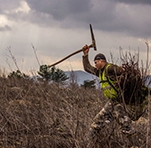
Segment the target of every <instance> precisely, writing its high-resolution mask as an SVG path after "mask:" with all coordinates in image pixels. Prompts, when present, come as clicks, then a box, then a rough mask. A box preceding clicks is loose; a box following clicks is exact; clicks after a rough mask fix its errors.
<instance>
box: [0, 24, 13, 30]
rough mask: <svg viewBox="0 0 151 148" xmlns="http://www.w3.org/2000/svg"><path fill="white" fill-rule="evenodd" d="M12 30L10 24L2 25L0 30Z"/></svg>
mask: <svg viewBox="0 0 151 148" xmlns="http://www.w3.org/2000/svg"><path fill="white" fill-rule="evenodd" d="M10 30H11V27H9V26H8V25H5V26H3V27H0V32H1V31H10Z"/></svg>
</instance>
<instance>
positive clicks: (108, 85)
mask: <svg viewBox="0 0 151 148" xmlns="http://www.w3.org/2000/svg"><path fill="white" fill-rule="evenodd" d="M110 65H111V64H109V63H108V64H107V66H106V67H105V69H104V70H103V72H102V75H101V74H100V75H99V79H100V81H101V89H102V90H103V93H104V96H105V97H107V98H109V99H111V98H116V97H117V91H116V90H115V89H114V88H113V87H112V86H114V82H113V81H111V80H110V79H107V78H106V76H105V71H106V69H107V68H108V67H109V66H110Z"/></svg>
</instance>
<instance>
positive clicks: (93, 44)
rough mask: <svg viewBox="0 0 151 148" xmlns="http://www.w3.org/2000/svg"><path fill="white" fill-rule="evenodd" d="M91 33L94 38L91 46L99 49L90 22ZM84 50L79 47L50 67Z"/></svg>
mask: <svg viewBox="0 0 151 148" xmlns="http://www.w3.org/2000/svg"><path fill="white" fill-rule="evenodd" d="M90 33H91V38H92V44H91V45H89V48H94V50H97V48H96V42H95V37H94V33H93V29H92V25H91V24H90ZM83 50H84V49H83V48H82V49H79V50H77V51H75V52H73V53H71V54H69V55H68V56H66V57H65V58H63V59H61V60H59V61H58V62H56V63H54V64H51V65H48V67H49V68H50V67H52V66H55V65H57V64H59V63H61V62H63V61H64V60H66V59H68V58H69V57H71V56H73V55H75V54H77V53H79V52H82V51H83Z"/></svg>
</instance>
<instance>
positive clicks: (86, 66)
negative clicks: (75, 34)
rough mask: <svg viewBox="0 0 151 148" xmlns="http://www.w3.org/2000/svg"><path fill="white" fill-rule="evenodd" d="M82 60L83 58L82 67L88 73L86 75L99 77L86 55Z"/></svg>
mask: <svg viewBox="0 0 151 148" xmlns="http://www.w3.org/2000/svg"><path fill="white" fill-rule="evenodd" d="M82 58H83V67H84V70H85V71H86V72H88V73H91V74H93V75H96V76H99V71H98V70H97V69H96V68H95V67H93V66H92V65H91V64H90V61H89V58H88V55H85V56H83V57H82Z"/></svg>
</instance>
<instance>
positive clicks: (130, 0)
mask: <svg viewBox="0 0 151 148" xmlns="http://www.w3.org/2000/svg"><path fill="white" fill-rule="evenodd" d="M114 1H117V2H122V3H126V4H149V5H151V1H150V0H114Z"/></svg>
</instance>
